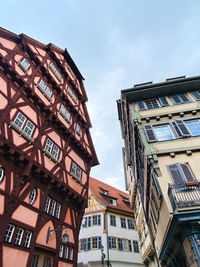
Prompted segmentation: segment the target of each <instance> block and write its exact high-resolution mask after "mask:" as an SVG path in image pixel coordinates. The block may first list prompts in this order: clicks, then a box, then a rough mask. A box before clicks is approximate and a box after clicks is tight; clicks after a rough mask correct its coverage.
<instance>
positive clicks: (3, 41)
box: [0, 37, 16, 50]
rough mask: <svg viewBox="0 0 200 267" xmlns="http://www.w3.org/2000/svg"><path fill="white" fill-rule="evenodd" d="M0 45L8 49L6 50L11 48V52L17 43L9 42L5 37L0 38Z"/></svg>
mask: <svg viewBox="0 0 200 267" xmlns="http://www.w3.org/2000/svg"><path fill="white" fill-rule="evenodd" d="M0 43H1V44H2V45H3V46H4V47H6V48H9V49H11V50H13V49H14V48H15V46H16V43H15V42H12V41H9V40H7V39H5V38H3V37H0Z"/></svg>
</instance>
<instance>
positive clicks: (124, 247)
mask: <svg viewBox="0 0 200 267" xmlns="http://www.w3.org/2000/svg"><path fill="white" fill-rule="evenodd" d="M122 247H123V250H128V240H127V239H122Z"/></svg>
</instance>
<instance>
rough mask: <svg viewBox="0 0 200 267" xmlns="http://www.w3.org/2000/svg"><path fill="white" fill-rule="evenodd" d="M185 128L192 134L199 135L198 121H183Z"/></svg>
mask: <svg viewBox="0 0 200 267" xmlns="http://www.w3.org/2000/svg"><path fill="white" fill-rule="evenodd" d="M185 124H186V126H187V128H188V129H189V131H190V133H191V135H192V136H198V135H200V121H199V120H193V121H185Z"/></svg>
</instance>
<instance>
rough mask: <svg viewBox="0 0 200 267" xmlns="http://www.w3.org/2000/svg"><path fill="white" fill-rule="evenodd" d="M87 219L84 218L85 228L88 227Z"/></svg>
mask: <svg viewBox="0 0 200 267" xmlns="http://www.w3.org/2000/svg"><path fill="white" fill-rule="evenodd" d="M87 224H88V217H85V227H87V226H88V225H87Z"/></svg>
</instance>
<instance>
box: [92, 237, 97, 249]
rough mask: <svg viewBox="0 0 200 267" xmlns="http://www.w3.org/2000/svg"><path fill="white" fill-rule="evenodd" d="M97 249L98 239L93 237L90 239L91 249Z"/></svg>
mask: <svg viewBox="0 0 200 267" xmlns="http://www.w3.org/2000/svg"><path fill="white" fill-rule="evenodd" d="M97 248H98V237H97V236H93V237H92V249H97Z"/></svg>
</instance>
